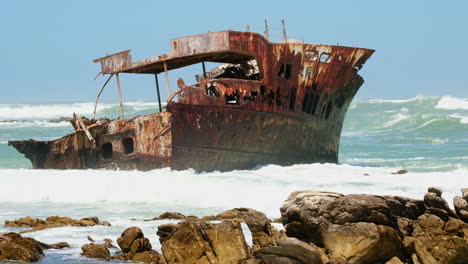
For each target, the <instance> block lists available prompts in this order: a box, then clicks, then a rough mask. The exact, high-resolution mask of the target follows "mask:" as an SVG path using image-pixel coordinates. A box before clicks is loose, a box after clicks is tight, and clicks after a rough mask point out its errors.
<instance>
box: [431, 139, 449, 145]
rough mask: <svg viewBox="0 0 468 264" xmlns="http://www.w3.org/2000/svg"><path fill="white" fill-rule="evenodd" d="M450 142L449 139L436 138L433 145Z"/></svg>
mask: <svg viewBox="0 0 468 264" xmlns="http://www.w3.org/2000/svg"><path fill="white" fill-rule="evenodd" d="M447 142H448V138H435V139H433V140H432V141H431V143H432V144H445V143H447Z"/></svg>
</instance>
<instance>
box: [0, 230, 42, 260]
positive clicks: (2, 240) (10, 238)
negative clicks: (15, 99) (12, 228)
mask: <svg viewBox="0 0 468 264" xmlns="http://www.w3.org/2000/svg"><path fill="white" fill-rule="evenodd" d="M43 256H44V251H43V249H42V247H41V245H40V243H39V242H38V241H36V240H35V239H33V238H28V237H22V236H21V235H19V234H17V233H13V232H11V233H5V234H1V235H0V261H8V260H13V261H25V262H35V261H39V260H40V259H41V258H42V257H43Z"/></svg>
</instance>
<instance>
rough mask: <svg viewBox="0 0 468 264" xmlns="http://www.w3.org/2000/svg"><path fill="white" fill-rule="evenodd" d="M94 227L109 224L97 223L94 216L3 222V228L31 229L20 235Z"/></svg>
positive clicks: (22, 219) (29, 218) (50, 217)
mask: <svg viewBox="0 0 468 264" xmlns="http://www.w3.org/2000/svg"><path fill="white" fill-rule="evenodd" d="M67 225H70V226H94V225H104V226H110V223H109V222H107V221H102V222H101V221H99V218H97V217H96V216H93V217H86V218H83V219H80V220H77V219H72V218H69V217H63V216H49V217H47V218H46V219H45V220H43V219H39V218H32V217H29V216H27V217H23V218H20V219H17V220H13V221H5V225H4V226H5V227H32V229H28V230H24V231H22V232H21V233H26V232H32V231H37V230H43V229H47V228H53V227H61V226H67Z"/></svg>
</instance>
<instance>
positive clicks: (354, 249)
mask: <svg viewBox="0 0 468 264" xmlns="http://www.w3.org/2000/svg"><path fill="white" fill-rule="evenodd" d="M461 191H462V195H461V196H457V197H455V198H454V200H453V206H454V210H453V209H451V208H450V207H449V205H448V203H447V202H446V201H445V200H444V199H443V198H442V191H441V190H440V189H438V188H433V187H431V188H429V189H428V192H427V193H426V194H425V195H424V198H423V199H422V200H418V199H410V198H405V197H400V196H380V195H366V194H350V195H343V194H340V193H334V192H326V191H296V192H293V193H291V194H290V195H289V197H288V198H287V199H286V201H285V202H284V203H283V205H282V206H281V208H280V212H281V219H279V220H280V221H281V223H282V224H283V226H284V230H277V229H276V228H275V227H274V226H273V225H272V222H273V221H272V220H270V219H268V218H267V217H266V216H265V214H264V213H262V212H259V211H256V210H253V209H249V208H234V209H231V210H228V211H225V212H223V213H220V214H218V215H214V216H205V217H202V218H198V217H196V216H185V215H183V214H180V213H176V212H166V213H164V214H161V215H160V216H158V217H154V218H152V219H146V220H145V221H154V220H161V219H179V220H180V222H178V223H177V224H163V225H159V226H158V227H157V235H158V236H159V241H160V242H161V245H162V247H161V253H159V252H157V251H156V250H154V249H153V248H152V245H151V243H150V241H149V239H148V238H146V237H145V236H144V234H143V232H142V231H141V229H140V228H138V227H136V226H133V227H129V228H127V229H126V230H124V231H123V232H122V234H121V236H120V237H119V238H118V239H117V241H116V242H117V245H118V247H119V249H120V251H117V252H116V253H115V254H114V255H111V253H110V252H111V251H110V250H109V248H112V247H115V246H114V244H113V242H112V241H111V240H109V239H106V240H105V241H103V243H96V242H95V241H94V240H93V239H92V238H90V237H89V238H88V239H89V240H90V241H92V242H91V243H89V244H85V245H82V247H81V250H82V255H83V256H85V257H89V258H96V259H99V260H101V261H107V260H112V259H118V260H125V261H133V262H145V263H157V264H176V263H177V264H178V263H199V264H204V263H210V264H224V263H226V264H316V263H317V264H344V263H350V264H369V263H382V264H398V263H400V264H401V263H407V264H432V263H434V264H435V263H446V264H456V263H468V189H462V190H461ZM275 222H276V221H275ZM241 223H245V224H246V225H247V227H248V229H249V230H250V233H251V235H252V245H251V246H249V245H248V244H247V242H246V237H245V233H244V232H243V230H242V228H241ZM64 225H73V226H93V225H104V226H106V225H110V223H108V222H105V221H103V222H101V221H100V220H99V219H98V218H97V217H88V218H83V219H80V220H76V219H70V218H66V217H57V216H56V217H49V218H47V219H44V220H42V219H36V218H30V217H25V218H21V219H18V220H15V221H6V222H5V226H13V227H25V228H26V227H27V228H31V229H28V230H26V231H27V232H33V231H36V230H42V229H46V228H53V227H60V226H64ZM23 232H24V231H23ZM67 246H68V244H67V243H66V242H61V243H57V244H52V245H47V244H44V243H41V242H39V241H37V240H35V239H32V238H28V237H22V236H21V235H20V234H17V233H13V232H10V233H3V234H0V261H3V260H16V261H30V262H34V261H38V260H40V259H41V258H42V257H43V256H44V250H47V249H51V248H55V249H60V248H63V247H67Z"/></svg>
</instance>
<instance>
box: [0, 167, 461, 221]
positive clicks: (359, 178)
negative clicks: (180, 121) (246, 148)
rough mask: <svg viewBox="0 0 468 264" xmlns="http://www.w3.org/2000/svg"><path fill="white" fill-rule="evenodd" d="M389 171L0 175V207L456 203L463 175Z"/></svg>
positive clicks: (268, 208)
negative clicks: (352, 200)
mask: <svg viewBox="0 0 468 264" xmlns="http://www.w3.org/2000/svg"><path fill="white" fill-rule="evenodd" d="M396 170H397V169H396V168H390V167H362V166H351V165H346V164H344V165H335V164H305V165H294V166H288V167H282V166H276V165H267V166H262V167H259V168H257V169H254V170H241V171H232V172H225V173H221V172H212V173H200V174H198V173H195V172H194V171H192V170H186V171H170V170H169V169H158V170H153V171H148V172H140V171H104V170H82V171H76V170H67V171H61V170H26V169H23V170H5V169H4V170H0V182H2V187H3V188H2V192H0V201H1V202H44V201H46V202H59V203H99V202H119V203H159V204H167V205H173V206H180V205H183V206H185V207H195V208H211V207H215V208H225V209H229V208H233V207H244V206H246V207H252V208H255V209H258V210H262V211H264V212H266V213H267V214H268V215H270V216H272V217H277V216H279V211H278V208H279V207H280V205H281V203H282V202H283V201H284V200H285V199H286V197H287V196H288V195H289V193H291V192H292V191H295V190H301V189H320V190H328V191H336V192H341V193H345V194H348V193H370V194H382V195H384V194H386V195H405V196H409V197H413V198H419V199H421V198H422V197H423V195H424V192H425V190H426V188H427V187H429V186H440V187H442V188H443V190H444V196H445V198H447V199H449V200H451V199H452V198H453V196H455V195H459V188H460V181H464V180H465V178H466V176H467V175H468V171H467V170H466V169H458V170H453V171H447V172H427V173H412V172H409V173H408V174H404V175H395V174H391V173H392V172H395V171H396ZM465 182H466V181H465ZM25 183H27V184H25ZM38 186H40V187H38ZM174 193H177V195H174Z"/></svg>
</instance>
